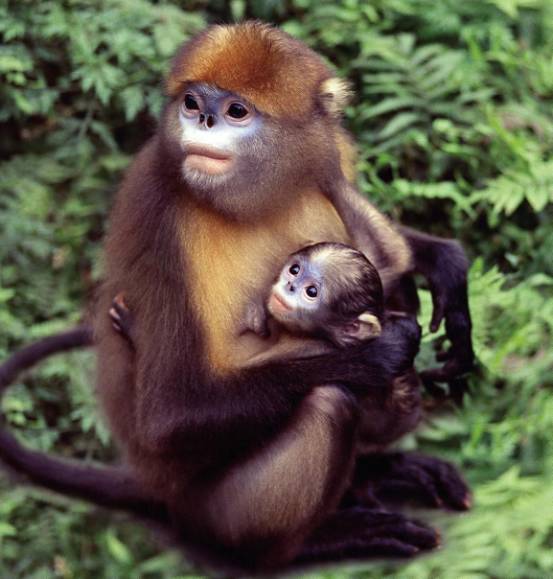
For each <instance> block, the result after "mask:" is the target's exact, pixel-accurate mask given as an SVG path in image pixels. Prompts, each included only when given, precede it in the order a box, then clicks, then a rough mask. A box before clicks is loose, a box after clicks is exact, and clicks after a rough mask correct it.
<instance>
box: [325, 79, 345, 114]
mask: <svg viewBox="0 0 553 579" xmlns="http://www.w3.org/2000/svg"><path fill="white" fill-rule="evenodd" d="M319 97H320V101H321V104H322V107H323V109H324V110H325V112H326V113H327V114H328V115H330V116H332V117H340V116H341V115H342V114H343V112H344V109H345V108H346V106H347V105H348V104H349V102H350V100H351V98H352V97H353V90H352V88H351V84H350V83H349V81H347V80H345V79H343V78H338V77H332V78H327V79H326V80H324V81H323V82H322V83H321V86H320V87H319Z"/></svg>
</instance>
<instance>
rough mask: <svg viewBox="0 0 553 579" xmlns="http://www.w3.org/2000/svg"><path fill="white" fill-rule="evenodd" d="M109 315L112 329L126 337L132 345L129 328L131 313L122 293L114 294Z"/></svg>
mask: <svg viewBox="0 0 553 579" xmlns="http://www.w3.org/2000/svg"><path fill="white" fill-rule="evenodd" d="M109 317H110V318H111V325H112V326H113V329H114V330H115V331H116V332H118V333H119V334H121V335H122V336H123V337H124V338H126V339H127V340H128V341H129V342H130V344H131V345H132V338H131V329H132V315H131V312H130V310H129V308H128V307H127V305H126V304H125V298H124V294H123V293H119V294H117V295H116V296H115V298H114V299H113V301H112V302H111V308H110V310H109Z"/></svg>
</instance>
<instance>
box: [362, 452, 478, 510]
mask: <svg viewBox="0 0 553 579" xmlns="http://www.w3.org/2000/svg"><path fill="white" fill-rule="evenodd" d="M351 495H353V496H354V497H355V499H356V500H357V502H358V503H361V504H368V505H374V504H375V500H376V501H377V502H379V501H382V502H384V503H386V502H392V503H395V502H401V503H403V502H414V503H419V504H422V505H424V506H428V507H437V508H445V509H452V510H455V511H466V510H467V509H469V508H470V507H471V504H472V498H471V494H470V489H469V487H468V486H467V484H466V483H465V481H464V480H463V478H462V477H461V475H460V474H459V473H458V472H457V469H456V468H455V467H454V466H453V465H452V464H450V463H449V462H446V461H445V460H441V459H439V458H433V457H431V456H425V455H422V454H416V453H401V452H397V453H390V454H386V453H382V454H380V453H375V454H370V455H367V456H362V457H360V458H359V459H358V461H357V465H356V471H355V475H354V480H353V483H352V489H351Z"/></svg>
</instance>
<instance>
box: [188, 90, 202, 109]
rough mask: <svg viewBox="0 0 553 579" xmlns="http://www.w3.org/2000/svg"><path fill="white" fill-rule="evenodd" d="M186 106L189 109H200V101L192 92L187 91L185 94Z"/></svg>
mask: <svg viewBox="0 0 553 579" xmlns="http://www.w3.org/2000/svg"><path fill="white" fill-rule="evenodd" d="M184 107H185V108H186V109H187V110H189V111H198V110H200V105H198V101H197V100H196V99H195V97H194V96H193V95H191V94H190V93H186V94H185V95H184Z"/></svg>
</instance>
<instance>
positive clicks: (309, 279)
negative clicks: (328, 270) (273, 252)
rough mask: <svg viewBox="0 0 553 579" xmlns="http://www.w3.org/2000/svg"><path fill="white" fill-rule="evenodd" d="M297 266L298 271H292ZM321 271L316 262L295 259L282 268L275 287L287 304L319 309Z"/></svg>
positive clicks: (306, 308) (321, 287)
mask: <svg viewBox="0 0 553 579" xmlns="http://www.w3.org/2000/svg"><path fill="white" fill-rule="evenodd" d="M297 268H299V271H298V273H294V272H295V271H296V269H297ZM323 273H324V272H323V271H322V268H321V267H320V266H318V265H317V263H316V262H313V261H306V260H303V259H296V260H294V261H293V262H292V263H290V264H288V265H286V267H284V268H283V270H282V272H281V274H280V278H279V280H278V282H277V285H276V287H277V288H278V289H279V291H280V295H281V297H282V298H284V299H285V300H286V303H288V304H289V305H291V306H293V307H294V308H303V309H304V310H307V311H314V310H317V309H319V306H320V303H321V299H322V294H323V292H324V284H323V282H322V280H323ZM308 291H309V292H312V293H314V292H316V295H310V294H309V293H308Z"/></svg>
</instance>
